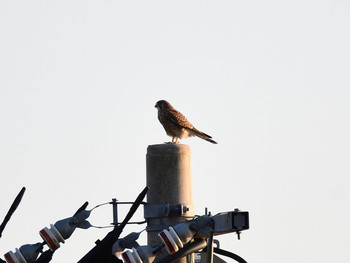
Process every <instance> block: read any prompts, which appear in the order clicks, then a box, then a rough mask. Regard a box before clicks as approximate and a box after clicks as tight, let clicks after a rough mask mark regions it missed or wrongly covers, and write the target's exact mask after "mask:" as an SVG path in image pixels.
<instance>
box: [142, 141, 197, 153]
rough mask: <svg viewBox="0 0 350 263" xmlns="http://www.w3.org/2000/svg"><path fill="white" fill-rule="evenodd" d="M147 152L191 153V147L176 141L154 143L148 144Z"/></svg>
mask: <svg viewBox="0 0 350 263" xmlns="http://www.w3.org/2000/svg"><path fill="white" fill-rule="evenodd" d="M147 153H150V154H152V153H153V154H159V153H160V154H181V153H191V148H190V146H189V145H187V144H175V143H164V144H153V145H148V147H147Z"/></svg>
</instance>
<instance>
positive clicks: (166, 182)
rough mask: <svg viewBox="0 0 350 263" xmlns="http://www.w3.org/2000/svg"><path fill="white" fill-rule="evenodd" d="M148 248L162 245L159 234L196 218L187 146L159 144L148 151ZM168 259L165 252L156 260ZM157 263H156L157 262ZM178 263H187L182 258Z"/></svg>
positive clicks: (146, 210) (189, 150)
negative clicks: (165, 257)
mask: <svg viewBox="0 0 350 263" xmlns="http://www.w3.org/2000/svg"><path fill="white" fill-rule="evenodd" d="M146 166H147V172H146V175H147V186H148V187H149V191H148V193H147V205H146V206H145V218H147V219H148V224H147V228H146V229H147V238H148V245H154V244H159V243H161V241H160V239H159V237H158V233H159V232H160V231H162V230H163V229H165V228H168V227H169V226H173V225H176V224H178V223H181V222H184V221H186V220H190V219H192V218H193V216H194V208H193V203H192V202H193V201H192V162H191V149H190V147H189V146H188V145H184V144H156V145H150V146H148V148H147V156H146ZM166 255H168V253H167V252H166V250H165V249H163V250H162V253H161V254H160V255H158V256H157V257H156V260H157V259H160V258H162V257H164V256H166ZM156 260H155V262H156ZM176 262H177V263H186V258H182V259H180V260H178V261H176Z"/></svg>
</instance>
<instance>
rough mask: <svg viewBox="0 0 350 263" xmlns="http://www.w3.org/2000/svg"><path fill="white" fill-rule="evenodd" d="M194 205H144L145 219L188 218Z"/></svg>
mask: <svg viewBox="0 0 350 263" xmlns="http://www.w3.org/2000/svg"><path fill="white" fill-rule="evenodd" d="M191 207H192V205H183V204H178V205H170V204H148V203H146V204H145V205H144V218H145V219H149V218H160V217H179V216H186V215H187V213H189V212H190V210H191Z"/></svg>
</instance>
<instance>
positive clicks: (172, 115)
mask: <svg viewBox="0 0 350 263" xmlns="http://www.w3.org/2000/svg"><path fill="white" fill-rule="evenodd" d="M166 116H167V117H168V118H169V120H170V121H172V122H174V123H176V124H178V125H180V126H182V127H184V128H188V129H192V128H193V125H192V124H191V123H190V122H189V121H188V120H187V119H186V117H185V116H184V115H182V113H181V112H179V111H177V110H173V109H169V110H168V111H166Z"/></svg>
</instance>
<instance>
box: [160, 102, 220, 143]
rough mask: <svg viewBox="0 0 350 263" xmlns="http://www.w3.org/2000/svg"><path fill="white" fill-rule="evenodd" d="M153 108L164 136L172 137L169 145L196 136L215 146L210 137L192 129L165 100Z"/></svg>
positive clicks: (182, 116) (179, 113) (183, 117)
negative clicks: (162, 128)
mask: <svg viewBox="0 0 350 263" xmlns="http://www.w3.org/2000/svg"><path fill="white" fill-rule="evenodd" d="M155 107H156V108H157V109H158V119H159V121H160V123H161V124H162V125H163V127H164V129H165V131H166V134H167V135H169V136H170V137H172V140H171V142H169V143H177V140H178V139H179V138H180V139H183V138H187V137H191V136H198V137H199V138H202V139H203V140H206V141H208V142H211V143H215V144H217V142H216V141H214V140H212V139H211V136H210V135H208V134H205V133H204V132H201V131H199V130H197V129H196V128H195V127H193V125H192V124H191V123H190V122H189V121H188V120H187V119H186V117H185V116H184V115H182V114H181V112H179V111H177V110H175V108H174V107H173V106H171V104H170V103H169V102H167V101H166V100H160V101H158V102H157V103H156V106H155Z"/></svg>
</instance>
